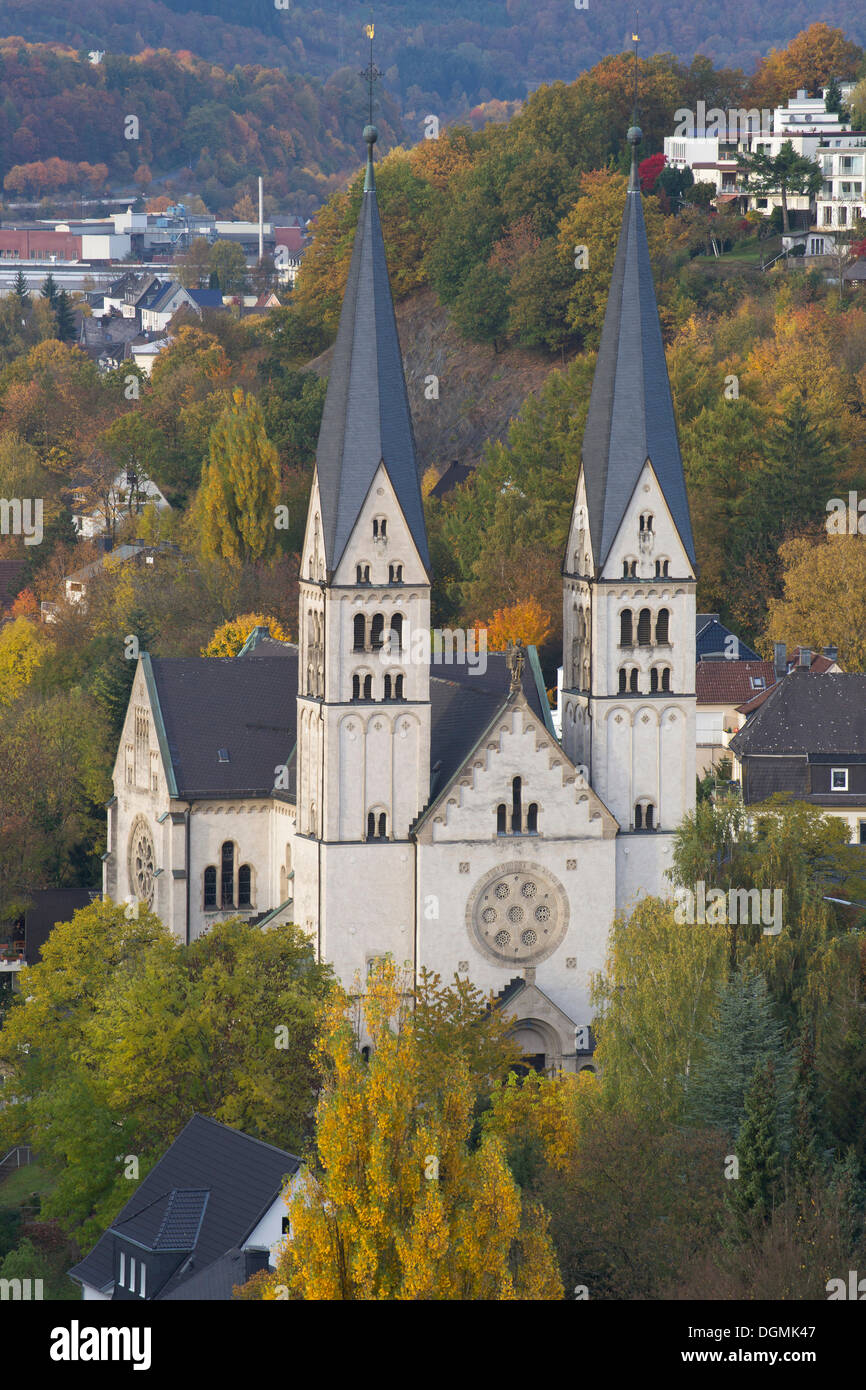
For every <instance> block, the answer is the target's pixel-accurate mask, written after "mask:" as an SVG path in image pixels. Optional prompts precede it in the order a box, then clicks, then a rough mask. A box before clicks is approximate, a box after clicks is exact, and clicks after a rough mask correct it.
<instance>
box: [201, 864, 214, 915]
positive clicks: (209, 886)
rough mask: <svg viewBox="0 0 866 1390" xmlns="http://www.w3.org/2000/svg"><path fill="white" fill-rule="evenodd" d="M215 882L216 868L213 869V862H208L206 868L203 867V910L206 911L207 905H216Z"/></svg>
mask: <svg viewBox="0 0 866 1390" xmlns="http://www.w3.org/2000/svg"><path fill="white" fill-rule="evenodd" d="M216 883H217V880H216V869H215V867H214V865H213V864H209V865H208V867H207V868H206V869H205V871H204V905H205V911H207V909H208V908H209V907H216V905H217V891H216Z"/></svg>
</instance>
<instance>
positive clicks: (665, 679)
mask: <svg viewBox="0 0 866 1390" xmlns="http://www.w3.org/2000/svg"><path fill="white" fill-rule="evenodd" d="M670 688H671V668H670V666H664V667H662V690H670Z"/></svg>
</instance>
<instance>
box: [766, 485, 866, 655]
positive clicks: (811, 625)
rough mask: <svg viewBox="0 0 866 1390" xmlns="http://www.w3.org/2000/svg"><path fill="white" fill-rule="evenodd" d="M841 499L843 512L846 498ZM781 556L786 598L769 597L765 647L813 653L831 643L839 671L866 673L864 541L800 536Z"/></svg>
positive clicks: (856, 537)
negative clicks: (783, 645)
mask: <svg viewBox="0 0 866 1390" xmlns="http://www.w3.org/2000/svg"><path fill="white" fill-rule="evenodd" d="M840 500H841V501H843V502H844V503H845V506H846V509H847V503H848V499H847V497H845V498H843V499H840ZM840 515H841V513H840ZM862 517H863V513H862V512H861V513H858V518H862ZM830 519H831V520H832V518H830ZM840 524H841V523H840ZM779 555H780V557H781V560H782V565H783V573H782V582H783V585H784V594H783V597H782V598H780V599H770V605H769V617H768V622H767V633H766V636H767V646H768V648H769V644H770V643H772V642H785V643H787V645H788V646H789V647H798V646H803V647H811V648H812V649H813V651H817V650H820V648H821V647H823V646H830V645H831V644H832V645H833V646H835V647H838V648H839V665H840V666H841V667H842V669H843V670H845V671H866V540H864V538H863V536H862V535H859V534H855V535H852V534H850V533H849V534H841V535H828V536H827V538H826V539H824V540H818V541H815V540H808V539H805V538H803V537H800V538H797V539H794V540H790V541H786V542H785V543H784V545H782V546H780V547H779Z"/></svg>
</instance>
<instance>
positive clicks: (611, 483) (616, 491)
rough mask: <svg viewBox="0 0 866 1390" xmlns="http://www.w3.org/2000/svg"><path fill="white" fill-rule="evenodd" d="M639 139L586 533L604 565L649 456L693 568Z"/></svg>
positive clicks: (603, 361) (617, 270)
mask: <svg viewBox="0 0 866 1390" xmlns="http://www.w3.org/2000/svg"><path fill="white" fill-rule="evenodd" d="M633 137H635V138H633ZM640 138H641V137H640V132H639V131H638V130H637V129H636V128H634V127H633V128H632V130H631V131H629V140H630V142H631V144H632V167H631V177H630V179H629V185H628V193H627V195H626V205H625V213H624V215H623V220H622V230H621V232H620V237H619V244H618V246H617V251H616V261H615V263H614V267H613V276H612V278H611V282H610V290H609V292H608V299H607V309H606V311H605V316H604V327H603V329H602V334H601V345H600V347H599V352H598V361H597V363H596V368H595V376H594V378H593V383H592V394H591V396H590V402H589V413H588V415H587V421H586V430H585V432H584V436H583V454H582V457H583V468H584V477H585V485H586V496H587V511H588V514H589V533H590V539H591V541H592V551H593V556H594V559H595V564H596V566H597V568H598V569H599V570H600V569H601V567H602V566H603V565H604V563H605V561H606V559H607V557H608V555H609V553H610V548H611V546H612V545H613V542H614V540H615V538H616V535H617V532H618V531H619V528H620V526H621V524H622V519H623V516H624V514H625V511H626V508H627V507H628V504H629V502H630V501H631V498H632V496H633V494H634V490H635V486H636V484H637V481H638V478H639V477H640V474H641V472H642V471H643V468H644V465H645V464H646V462H647V459H649V461H650V463H651V464H652V466H653V469H654V471H655V474H656V477H657V478H658V481H659V485H660V486H661V489H662V491H663V493H664V496H665V500H666V502H667V505H668V507H669V509H670V512H671V516H672V517H673V521H674V524H675V526H676V528H677V531H678V532H679V536H680V540H681V541H682V543H683V547H684V549H685V551H686V554H687V555H688V557H689V559H690V561H691V562H692V565H696V558H695V547H694V540H693V538H692V526H691V520H690V518H689V504H688V498H687V496H686V483H685V476H684V474H683V464H682V458H681V457H680V446H679V440H678V438H677V427H676V420H675V418H674V406H673V398H672V396H671V388H670V381H669V379H668V369H667V362H666V361H665V349H664V343H663V342H662V332H661V325H660V324H659V315H658V307H657V305H656V296H655V288H654V286H653V276H652V267H651V265H650V256H649V246H648V244H647V235H646V224H645V222H644V215H643V204H642V202H641V192H640V179H639V178H638V172H637V153H636V151H637V143H638V142H639V140H640Z"/></svg>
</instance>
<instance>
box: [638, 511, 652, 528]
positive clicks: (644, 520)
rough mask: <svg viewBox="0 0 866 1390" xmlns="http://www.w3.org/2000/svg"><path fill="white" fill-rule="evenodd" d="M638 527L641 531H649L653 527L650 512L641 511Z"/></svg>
mask: <svg viewBox="0 0 866 1390" xmlns="http://www.w3.org/2000/svg"><path fill="white" fill-rule="evenodd" d="M640 529H641V530H642V531H651V530H652V529H653V514H652V512H641V514H640Z"/></svg>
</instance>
